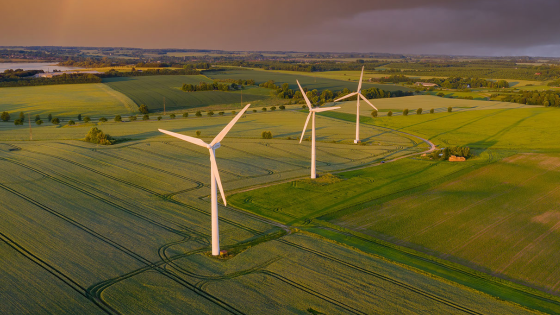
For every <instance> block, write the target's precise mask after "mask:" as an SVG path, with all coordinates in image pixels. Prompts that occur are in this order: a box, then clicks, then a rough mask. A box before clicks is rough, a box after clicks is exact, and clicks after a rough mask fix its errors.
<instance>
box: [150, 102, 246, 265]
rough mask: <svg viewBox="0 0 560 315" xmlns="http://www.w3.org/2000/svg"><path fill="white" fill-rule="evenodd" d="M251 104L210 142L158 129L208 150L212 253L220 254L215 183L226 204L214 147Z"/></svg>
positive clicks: (214, 254) (217, 146) (218, 145)
mask: <svg viewBox="0 0 560 315" xmlns="http://www.w3.org/2000/svg"><path fill="white" fill-rule="evenodd" d="M249 106H251V104H247V105H246V106H245V107H244V108H243V109H242V110H241V111H240V112H239V114H237V116H235V117H234V118H233V119H232V120H231V121H230V122H229V124H228V125H227V126H226V127H225V128H224V129H223V130H222V131H221V132H220V133H219V134H218V135H217V136H216V138H214V140H212V142H210V143H206V142H204V141H202V140H200V139H198V138H193V137H189V136H185V135H182V134H179V133H175V132H171V131H167V130H162V129H158V130H159V131H161V132H163V133H165V134H168V135H170V136H173V137H175V138H179V139H181V140H185V141H187V142H190V143H193V144H196V145H199V146H201V147H204V148H207V149H208V151H209V152H210V166H211V167H210V204H211V205H212V212H211V216H212V255H213V256H218V255H220V231H219V228H218V191H217V190H216V183H217V184H218V187H219V188H220V195H221V196H222V200H223V201H224V205H226V206H227V202H226V195H225V194H224V189H223V187H222V181H221V180H220V173H219V172H218V165H216V149H217V148H219V147H220V141H222V139H223V138H224V137H225V136H226V134H227V133H228V132H229V131H230V130H231V128H232V127H233V125H235V123H236V122H237V121H238V120H239V118H241V116H243V114H244V113H245V111H246V110H247V108H249Z"/></svg>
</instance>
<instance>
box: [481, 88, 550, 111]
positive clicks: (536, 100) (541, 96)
mask: <svg viewBox="0 0 560 315" xmlns="http://www.w3.org/2000/svg"><path fill="white" fill-rule="evenodd" d="M496 96H498V95H497V94H494V95H492V96H491V97H496ZM502 101H504V102H511V103H519V104H526V105H543V106H554V107H558V106H560V91H555V90H548V91H520V92H519V93H516V94H507V95H505V96H504V97H503V98H502Z"/></svg>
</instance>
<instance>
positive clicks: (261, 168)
mask: <svg viewBox="0 0 560 315" xmlns="http://www.w3.org/2000/svg"><path fill="white" fill-rule="evenodd" d="M164 143H165V144H167V145H170V146H173V147H176V148H179V149H182V150H187V149H186V148H183V147H181V146H178V145H175V144H172V143H169V142H164ZM228 149H229V147H228ZM216 159H217V157H216ZM183 162H184V160H183ZM189 163H190V162H189ZM235 163H238V164H243V165H248V166H250V167H253V168H258V169H260V170H263V171H265V172H267V174H263V175H249V176H243V175H240V174H235V173H233V172H229V173H230V174H234V175H235V176H238V177H241V178H245V179H249V178H255V177H262V176H270V175H273V174H274V171H273V170H270V169H267V168H264V167H260V166H256V165H253V164H249V163H245V162H240V161H235ZM220 172H223V173H227V171H220Z"/></svg>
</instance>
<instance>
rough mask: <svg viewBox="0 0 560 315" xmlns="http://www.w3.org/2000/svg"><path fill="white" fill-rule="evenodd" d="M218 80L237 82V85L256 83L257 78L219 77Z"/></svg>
mask: <svg viewBox="0 0 560 315" xmlns="http://www.w3.org/2000/svg"><path fill="white" fill-rule="evenodd" d="M216 81H218V82H227V83H235V84H237V85H255V80H253V79H248V80H244V79H237V80H235V79H218V80H216Z"/></svg>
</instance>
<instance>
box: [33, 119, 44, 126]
mask: <svg viewBox="0 0 560 315" xmlns="http://www.w3.org/2000/svg"><path fill="white" fill-rule="evenodd" d="M35 123H36V124H37V126H41V124H42V123H43V121H42V120H41V119H39V120H36V121H35Z"/></svg>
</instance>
